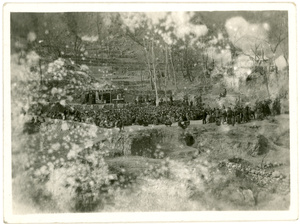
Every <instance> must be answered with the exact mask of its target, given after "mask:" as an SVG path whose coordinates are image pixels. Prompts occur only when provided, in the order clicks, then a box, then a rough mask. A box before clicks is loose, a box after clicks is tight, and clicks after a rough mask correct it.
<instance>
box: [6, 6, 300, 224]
mask: <svg viewBox="0 0 300 224" xmlns="http://www.w3.org/2000/svg"><path fill="white" fill-rule="evenodd" d="M255 4H256V5H255ZM268 4H269V5H270V6H271V7H270V8H268V7H265V8H261V6H260V4H258V3H253V5H255V7H256V10H254V9H253V8H254V7H249V10H248V9H247V5H246V4H244V5H241V9H239V7H236V8H233V6H232V5H230V4H227V5H226V6H227V7H228V9H227V8H226V7H223V6H222V5H221V4H217V3H216V5H217V6H216V7H215V9H216V10H213V8H214V7H210V6H209V4H208V5H207V8H206V5H205V4H200V3H199V4H198V5H197V6H198V7H194V6H193V5H188V4H187V5H186V7H183V6H184V5H183V4H182V5H180V4H173V6H174V5H175V6H176V7H175V6H174V7H173V8H172V7H170V10H168V7H167V6H166V4H162V6H163V7H161V6H160V5H159V4H158V3H157V4H154V6H152V5H149V7H148V5H147V4H140V5H139V4H136V5H138V6H136V5H135V7H132V10H129V9H130V7H131V6H130V4H124V7H123V6H122V4H118V5H117V4H115V5H114V4H112V5H109V4H106V5H101V4H90V5H88V7H89V8H88V7H83V8H81V9H80V5H79V4H78V5H76V7H75V4H74V7H73V5H72V4H65V5H63V4H61V6H60V3H56V4H52V5H51V4H48V5H47V4H44V5H43V4H40V5H36V7H34V5H33V6H32V7H31V6H30V4H27V5H26V4H25V5H20V4H19V5H18V4H12V5H9V4H8V5H6V6H8V7H7V8H6V10H5V8H4V11H6V14H5V15H4V16H5V17H4V23H6V24H7V26H6V29H4V35H5V37H6V39H4V45H6V50H5V48H4V50H5V60H6V62H7V63H5V64H6V68H7V70H6V71H7V75H8V76H6V77H5V79H6V80H7V81H5V82H4V99H5V101H4V102H6V103H7V104H5V106H4V108H5V112H4V117H5V116H7V117H6V119H4V120H5V122H9V123H7V124H9V126H5V129H4V134H6V133H9V134H8V135H7V136H9V137H8V138H5V139H4V140H5V145H4V149H5V150H6V151H5V155H4V158H5V162H6V163H7V164H8V166H7V167H6V166H5V167H4V172H5V175H6V176H5V177H7V178H6V179H5V180H8V179H9V181H6V182H5V186H4V187H6V188H7V189H9V190H8V192H9V194H5V195H4V196H5V197H6V196H7V197H10V198H9V200H8V201H10V202H9V206H8V207H7V208H6V209H8V208H9V209H11V211H10V213H9V214H10V215H12V216H15V215H16V216H22V215H41V214H43V215H51V214H56V215H62V214H64V213H68V214H70V213H71V215H70V216H72V214H74V215H75V214H86V215H87V213H88V214H110V215H112V216H113V215H114V213H116V214H117V213H118V214H119V213H131V212H138V213H136V214H139V213H140V214H143V213H148V212H150V213H151V212H172V213H170V214H173V212H212V211H214V212H217V213H218V212H220V214H223V213H222V212H232V214H235V212H241V211H242V212H246V213H247V214H249V215H250V216H251V212H252V211H253V212H267V211H268V212H269V211H273V212H275V213H277V214H280V212H290V211H291V208H292V207H293V206H294V205H295V200H296V201H297V200H298V199H299V196H298V195H297V192H296V191H297V189H296V187H297V184H298V182H297V178H298V177H297V176H296V175H291V172H292V170H294V171H293V172H297V161H296V162H294V163H293V164H294V165H295V166H296V169H291V164H292V162H291V160H293V159H296V157H297V144H296V145H295V142H296V143H297V137H295V134H296V132H297V127H295V125H296V123H295V122H291V119H294V120H292V121H295V119H296V117H297V114H295V112H296V109H295V110H294V113H293V112H292V111H293V110H292V109H291V106H292V104H293V106H294V108H295V106H297V102H296V101H295V99H296V97H297V95H296V94H291V93H295V91H297V90H295V86H296V82H294V80H295V77H296V69H295V68H296V65H295V64H296V58H295V57H293V58H291V51H293V52H295V48H296V41H295V36H296V34H295V32H292V33H291V29H294V30H295V29H296V25H295V18H294V17H292V16H291V11H292V10H291V8H292V9H293V7H291V6H293V5H291V4H283V5H284V6H287V7H278V6H276V5H272V4H271V3H266V4H264V6H265V5H268ZM49 5H50V6H51V7H50V6H49ZM250 5H252V4H250ZM10 6H12V7H10ZM48 6H49V8H48ZM62 6H63V7H62ZM171 6H172V5H171ZM273 6H274V7H273ZM105 7H106V8H105ZM114 7H115V8H114ZM230 7H231V8H230ZM272 7H273V8H272ZM250 8H251V9H250ZM14 9H16V10H14ZM48 9H49V10H48ZM53 9H55V10H53ZM87 9H90V10H87ZM36 10H37V11H36ZM293 15H294V16H295V14H293ZM291 20H292V21H293V23H291ZM291 24H292V25H293V26H292V27H291ZM291 40H292V41H293V42H291ZM6 41H7V42H6ZM293 55H295V53H293ZM4 69H5V66H4ZM291 71H292V72H291ZM7 83H8V85H6V84H7ZM6 93H8V94H10V95H6ZM291 97H292V98H291ZM292 114H293V115H292ZM5 122H4V124H6V123H5ZM292 126H294V128H293V129H292ZM292 130H293V131H292ZM295 130H296V131H295ZM292 136H293V137H292ZM4 165H5V164H4ZM294 174H295V173H294ZM293 178H294V179H293ZM292 181H294V183H295V182H296V184H294V185H292V184H291V183H292ZM291 186H294V188H293V187H291ZM293 189H294V195H293V197H291V195H292V194H291V191H293ZM295 192H296V194H295ZM8 195H9V196H8ZM5 203H6V201H5V202H4V207H6V206H5ZM296 204H297V203H296ZM293 209H294V207H293ZM170 214H169V216H170ZM176 214H178V213H176ZM193 214H194V213H193ZM197 214H198V213H197ZM226 214H227V213H226ZM253 214H254V213H253ZM171 216H172V215H171ZM252 216H253V215H252ZM179 217H180V216H179ZM198 217H199V216H198ZM293 217H294V216H293ZM169 218H171V217H169ZM215 218H216V217H215ZM255 218H257V219H259V216H257V217H252V219H255ZM212 219H214V218H212ZM227 219H230V217H227ZM48 221H49V220H44V221H43V222H48ZM127 221H128V220H127ZM20 222H22V221H20Z"/></svg>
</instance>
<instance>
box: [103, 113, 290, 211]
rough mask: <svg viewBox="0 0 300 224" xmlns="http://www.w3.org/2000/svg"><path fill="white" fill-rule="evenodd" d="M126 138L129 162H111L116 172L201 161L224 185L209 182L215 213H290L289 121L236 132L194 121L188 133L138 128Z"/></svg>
mask: <svg viewBox="0 0 300 224" xmlns="http://www.w3.org/2000/svg"><path fill="white" fill-rule="evenodd" d="M126 129H127V130H126ZM125 133H127V135H126V140H125V143H124V144H125V156H121V154H119V156H118V155H117V156H115V157H109V158H107V160H106V161H107V163H108V164H109V165H110V166H111V167H113V168H114V169H112V170H114V172H116V170H121V169H124V170H127V172H128V173H131V174H134V175H136V176H138V175H139V174H141V173H143V171H144V170H146V169H147V168H148V166H149V164H151V165H153V166H154V167H155V166H159V162H160V161H162V160H163V159H164V158H170V159H171V160H173V161H177V162H182V163H184V164H185V165H186V164H188V165H187V166H190V167H193V166H194V165H195V163H198V162H197V161H198V160H199V159H200V160H201V161H203V160H204V161H208V162H209V163H210V164H211V167H210V169H211V171H210V175H209V176H210V177H209V178H208V179H216V178H214V177H213V176H214V175H215V176H221V177H220V178H221V179H222V181H220V180H218V181H216V180H213V181H211V182H209V181H207V182H206V188H207V189H208V190H207V192H206V193H207V194H209V195H210V197H211V198H214V200H212V199H211V200H212V201H210V202H206V203H207V205H208V207H209V208H214V209H216V210H231V209H237V210H257V209H259V210H268V209H272V210H273V209H275V210H277V209H280V210H281V209H288V208H289V192H290V177H289V173H290V170H289V167H290V166H289V156H290V153H289V118H288V115H280V116H276V117H272V118H269V119H266V120H264V121H252V122H250V123H247V124H239V125H235V126H229V125H226V124H225V125H221V126H216V125H215V124H207V125H203V124H202V123H201V121H193V122H192V123H191V125H190V126H189V128H188V129H186V130H182V129H181V128H179V127H178V126H177V124H173V126H172V127H164V126H153V127H135V126H134V127H126V128H125ZM118 134H120V133H117V135H118ZM206 197H207V196H206ZM197 198H198V199H199V200H200V198H201V200H202V202H203V196H201V197H200V198H199V196H197V195H193V196H192V197H191V200H197ZM206 200H207V199H206ZM279 201H280V203H278V202H279Z"/></svg>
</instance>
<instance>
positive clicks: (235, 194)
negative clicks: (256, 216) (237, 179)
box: [230, 190, 245, 203]
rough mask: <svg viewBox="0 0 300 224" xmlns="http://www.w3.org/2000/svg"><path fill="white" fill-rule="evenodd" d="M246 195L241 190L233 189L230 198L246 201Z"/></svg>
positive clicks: (241, 201) (234, 200) (236, 200)
mask: <svg viewBox="0 0 300 224" xmlns="http://www.w3.org/2000/svg"><path fill="white" fill-rule="evenodd" d="M244 198H245V197H244V195H243V193H242V192H240V191H239V190H236V191H232V192H231V194H230V199H231V201H233V202H236V203H244V200H245V199H244Z"/></svg>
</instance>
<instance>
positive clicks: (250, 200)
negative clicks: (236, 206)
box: [242, 189, 255, 206]
mask: <svg viewBox="0 0 300 224" xmlns="http://www.w3.org/2000/svg"><path fill="white" fill-rule="evenodd" d="M242 193H243V195H244V202H245V203H246V204H247V205H251V206H254V205H255V200H254V196H253V192H252V191H251V190H250V189H247V190H243V192H242Z"/></svg>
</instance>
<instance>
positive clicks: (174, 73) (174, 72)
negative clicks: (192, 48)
mask: <svg viewBox="0 0 300 224" xmlns="http://www.w3.org/2000/svg"><path fill="white" fill-rule="evenodd" d="M169 54H170V61H171V66H172V71H173V76H174V83H175V88H176V89H177V79H176V71H175V68H174V63H173V57H172V52H171V51H170V52H169Z"/></svg>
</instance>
